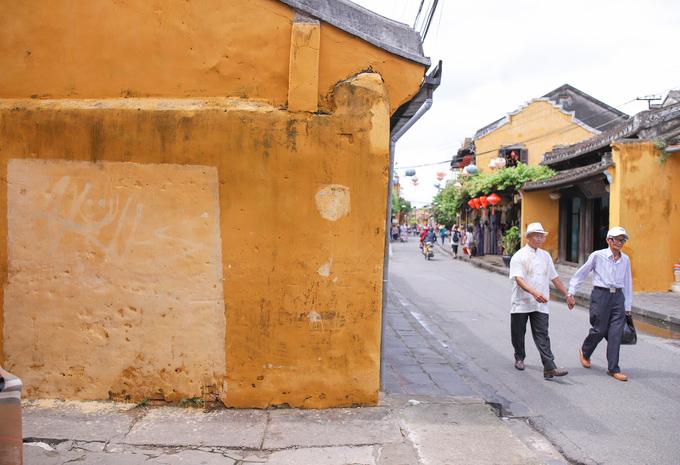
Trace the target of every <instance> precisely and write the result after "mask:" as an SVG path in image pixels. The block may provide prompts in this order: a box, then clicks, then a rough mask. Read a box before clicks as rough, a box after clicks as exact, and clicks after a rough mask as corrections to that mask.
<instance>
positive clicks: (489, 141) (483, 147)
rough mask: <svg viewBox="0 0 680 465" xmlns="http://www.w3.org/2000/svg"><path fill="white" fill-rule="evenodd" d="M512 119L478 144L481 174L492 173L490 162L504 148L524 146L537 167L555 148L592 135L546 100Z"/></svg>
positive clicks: (536, 103) (530, 104)
mask: <svg viewBox="0 0 680 465" xmlns="http://www.w3.org/2000/svg"><path fill="white" fill-rule="evenodd" d="M509 118H510V121H509V123H506V124H505V125H503V126H500V127H499V128H498V129H496V130H495V131H492V132H490V133H489V134H487V135H485V136H483V137H480V138H479V139H476V140H475V149H476V152H477V157H476V161H477V167H478V168H479V170H480V171H482V172H484V171H490V169H489V161H491V159H492V158H496V157H498V149H499V148H501V147H502V146H506V145H513V144H519V143H524V144H525V145H526V148H527V150H528V153H529V159H528V164H529V165H537V164H539V163H540V162H541V160H542V159H543V154H544V153H546V152H549V151H550V150H552V148H553V147H554V146H555V145H560V144H564V145H567V144H573V143H575V142H579V141H581V140H583V139H586V138H588V137H590V136H592V135H593V133H592V132H590V131H588V130H586V129H584V128H583V127H581V126H579V125H577V124H576V123H574V122H573V121H572V117H571V115H568V114H566V113H564V112H563V111H562V110H560V109H559V108H557V107H556V106H555V105H553V104H552V103H551V102H549V101H545V100H534V101H532V102H531V103H529V104H528V105H527V106H525V107H523V108H522V109H521V110H519V111H518V112H516V113H515V114H513V115H510V116H509Z"/></svg>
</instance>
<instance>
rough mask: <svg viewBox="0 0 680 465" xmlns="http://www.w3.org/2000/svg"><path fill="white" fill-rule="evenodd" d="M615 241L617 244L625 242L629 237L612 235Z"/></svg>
mask: <svg viewBox="0 0 680 465" xmlns="http://www.w3.org/2000/svg"><path fill="white" fill-rule="evenodd" d="M609 239H611V240H612V241H613V242H616V243H617V244H625V243H626V241H627V240H628V239H626V238H625V237H610V238H609Z"/></svg>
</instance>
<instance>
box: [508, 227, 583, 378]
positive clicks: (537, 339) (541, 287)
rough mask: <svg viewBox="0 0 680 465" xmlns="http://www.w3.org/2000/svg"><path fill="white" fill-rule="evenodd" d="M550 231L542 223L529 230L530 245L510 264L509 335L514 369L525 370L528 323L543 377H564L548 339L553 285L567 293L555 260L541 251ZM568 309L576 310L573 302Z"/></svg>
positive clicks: (564, 371) (564, 372)
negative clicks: (539, 359) (549, 302)
mask: <svg viewBox="0 0 680 465" xmlns="http://www.w3.org/2000/svg"><path fill="white" fill-rule="evenodd" d="M547 234H548V233H547V231H545V230H544V229H543V226H542V225H541V223H531V224H530V225H529V226H528V227H527V231H526V239H527V244H526V245H525V246H524V247H522V248H521V249H520V250H518V251H517V253H515V254H514V255H513V256H512V259H511V260H510V279H512V280H513V286H512V298H511V310H510V312H511V313H510V331H511V335H512V345H513V347H514V348H515V368H516V369H518V370H524V357H525V356H526V353H525V351H524V335H525V333H526V326H527V320H529V322H530V323H531V334H532V336H533V338H534V343H535V344H536V348H537V349H538V352H539V354H540V355H541V362H543V377H544V378H545V379H549V378H552V377H553V376H564V375H566V374H567V370H565V369H563V368H557V366H556V365H555V357H554V356H553V354H552V351H551V350H550V337H549V335H548V320H549V309H548V300H549V299H550V282H551V281H552V282H553V284H554V285H555V287H557V289H559V290H560V292H562V294H564V295H565V296H566V295H567V289H566V287H564V284H562V280H561V279H560V277H559V276H558V275H557V271H556V270H555V265H554V263H553V261H552V257H551V256H550V254H549V253H548V252H546V251H545V250H543V249H541V248H540V247H541V245H543V244H544V243H545V237H546V235H547ZM567 304H568V306H569V309H570V310H571V309H572V308H574V302H573V300H569V301H568V302H567Z"/></svg>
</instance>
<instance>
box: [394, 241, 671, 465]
mask: <svg viewBox="0 0 680 465" xmlns="http://www.w3.org/2000/svg"><path fill="white" fill-rule="evenodd" d="M389 279H390V286H389V293H388V296H389V300H390V307H392V310H391V311H392V312H397V311H401V312H405V313H407V314H408V315H410V317H411V321H412V322H415V323H414V328H416V329H414V328H406V327H403V324H402V327H396V328H395V327H394V325H392V324H391V321H390V312H387V313H386V331H385V355H384V366H383V389H384V390H385V391H386V392H405V393H411V392H412V393H414V394H415V393H420V394H427V392H425V391H427V390H428V389H429V390H432V391H433V392H432V394H442V393H444V394H446V393H453V394H459V395H465V394H466V393H467V392H469V391H468V389H469V390H471V391H474V392H476V393H478V394H480V395H482V396H483V397H484V398H485V399H486V400H487V401H489V402H493V403H496V404H498V405H500V406H501V409H502V414H503V415H504V416H506V417H520V418H526V419H527V420H528V421H530V422H531V424H532V425H534V427H535V428H537V429H538V430H539V431H541V432H542V433H543V434H545V436H546V437H548V439H550V440H551V441H552V442H553V443H554V444H555V445H556V446H557V447H558V448H560V449H561V450H562V452H563V453H564V455H565V456H566V457H567V458H568V459H569V460H570V461H572V462H573V463H583V464H616V465H625V464H631V465H641V464H647V465H678V464H680V343H679V342H678V341H677V340H676V341H673V340H670V339H663V338H657V337H653V336H648V335H644V334H640V335H639V338H638V344H637V345H636V346H624V347H623V348H622V351H621V367H622V370H623V371H624V372H625V373H626V374H628V376H629V377H630V381H629V382H627V383H622V382H619V381H616V380H614V379H612V378H611V377H609V376H607V375H606V359H605V351H604V345H602V346H600V347H598V349H597V350H596V352H595V354H594V355H593V357H592V362H593V368H591V369H590V370H586V369H584V368H582V367H581V366H580V364H579V362H578V358H577V349H578V347H579V345H580V343H581V341H582V339H583V337H584V336H585V335H586V333H587V331H588V327H589V326H588V314H587V311H586V310H585V309H583V308H579V307H577V308H576V309H574V310H573V311H571V312H570V311H569V310H568V309H567V307H566V305H564V304H562V303H557V302H551V303H550V310H551V317H550V323H551V338H552V348H553V352H554V354H555V357H556V362H557V364H558V366H561V367H565V368H567V369H568V370H569V375H568V376H566V377H564V378H555V379H554V380H552V381H546V380H544V379H543V373H542V371H543V368H542V366H541V363H540V359H539V356H538V352H537V351H536V348H535V346H534V345H533V341H532V340H531V337H530V334H527V341H526V342H527V358H526V360H525V362H526V365H527V369H526V371H524V372H519V371H517V370H515V369H514V368H513V366H512V364H513V355H512V353H513V350H512V345H511V344H510V329H509V328H510V317H509V311H508V301H509V295H510V281H509V280H508V279H507V278H505V277H503V276H501V275H498V274H495V273H490V272H487V271H484V270H480V269H478V268H476V267H473V266H472V265H470V264H468V263H464V262H462V261H453V260H452V259H451V257H450V256H448V255H444V254H441V253H440V254H438V255H437V256H436V257H435V259H434V260H433V261H429V262H428V261H426V260H424V259H423V257H422V256H421V255H420V254H419V249H418V246H417V243H416V242H415V241H412V242H408V243H406V244H401V243H395V244H393V256H392V257H391V259H390V276H389ZM388 308H389V307H388ZM527 332H528V333H529V331H527ZM397 337H398V338H401V339H402V340H403V341H406V345H407V346H409V347H413V348H414V349H413V350H411V351H409V352H408V353H407V352H405V351H402V352H399V353H395V352H394V348H395V347H398V346H399V345H398V344H394V341H395V338H397ZM419 340H420V341H419ZM418 343H421V344H422V343H426V344H427V346H428V347H427V349H428V350H424V349H423V348H422V347H421V348H418V347H417V346H418ZM432 354H435V355H432ZM420 355H422V356H427V357H428V360H424V361H422V362H424V363H420V364H419V365H418V367H415V366H414V364H413V363H409V360H411V359H413V358H416V359H417V358H418V357H419V356H420Z"/></svg>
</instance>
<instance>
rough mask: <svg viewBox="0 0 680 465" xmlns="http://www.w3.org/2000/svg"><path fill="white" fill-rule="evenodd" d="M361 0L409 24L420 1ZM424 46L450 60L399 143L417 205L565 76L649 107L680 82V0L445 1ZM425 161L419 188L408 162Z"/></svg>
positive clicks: (408, 192) (598, 94)
mask: <svg viewBox="0 0 680 465" xmlns="http://www.w3.org/2000/svg"><path fill="white" fill-rule="evenodd" d="M353 1H354V3H358V4H360V5H362V6H364V7H366V8H368V9H370V10H372V11H374V12H376V13H379V14H381V15H383V16H386V17H388V18H391V19H394V20H396V21H400V22H403V23H407V24H409V25H411V26H413V22H414V19H415V17H416V14H417V11H418V6H419V5H420V0H353ZM429 3H431V0H426V1H425V4H426V5H427V4H429ZM424 50H425V55H426V56H429V57H430V59H431V60H432V63H433V64H436V63H437V61H438V60H442V61H443V75H442V83H441V85H440V86H439V88H438V89H437V90H436V91H435V93H434V99H433V105H432V107H431V108H430V110H429V111H428V112H427V113H426V114H425V115H424V116H423V117H422V118H421V119H420V120H419V121H418V122H417V123H416V124H415V125H414V126H413V127H412V128H411V129H410V130H409V131H408V132H407V133H406V134H405V135H404V136H403V137H402V138H401V139H400V140H399V142H397V146H396V150H395V160H396V169H397V173H398V174H399V175H400V178H401V186H402V189H401V195H402V197H404V198H406V199H407V200H410V201H411V202H412V203H414V204H415V205H417V206H422V205H424V204H426V203H429V202H430V201H431V200H432V197H433V196H434V195H435V194H436V192H437V189H436V187H434V184H436V183H437V180H436V172H437V171H446V172H447V177H450V176H451V173H450V172H449V171H448V169H449V162H450V160H451V157H452V156H453V155H454V154H455V152H456V151H457V150H458V148H459V147H460V145H461V143H462V141H463V140H464V139H465V137H472V136H473V135H474V133H475V131H476V130H477V129H479V128H481V127H484V126H486V125H487V124H489V123H491V122H493V121H495V120H497V119H499V118H501V117H503V116H505V115H506V114H507V113H511V112H513V111H514V110H516V109H517V108H519V107H520V106H522V105H523V104H525V103H526V102H528V101H530V100H531V99H533V98H539V97H541V96H542V95H544V94H546V93H548V92H549V91H551V90H553V89H555V88H557V87H559V86H561V85H562V84H571V85H572V86H574V87H576V88H578V89H580V90H582V91H583V92H586V93H588V94H590V95H591V96H593V97H595V98H597V99H599V100H601V101H603V102H605V103H607V104H609V105H611V106H613V107H616V108H618V109H619V110H621V111H623V112H625V113H628V114H630V115H633V114H635V113H637V112H639V111H643V110H646V109H647V102H643V101H635V100H634V99H636V98H637V97H644V96H648V95H651V94H655V95H661V96H665V94H666V93H667V92H668V90H670V89H680V1H677V0H645V1H639V0H636V1H631V0H616V1H614V0H570V1H569V2H565V1H555V0H553V1H550V0H540V1H539V0H534V1H530V0H514V1H508V0H475V1H468V2H463V1H454V0H440V1H439V6H438V8H437V11H436V13H435V16H434V18H433V21H432V24H431V26H430V30H429V32H428V35H427V37H426V40H425V43H424ZM631 100H632V102H631ZM437 162H445V163H441V164H439V165H434V163H437ZM422 164H432V165H431V166H427V167H417V168H416V175H417V177H418V179H419V185H418V186H417V187H414V186H413V185H412V183H411V182H409V178H407V177H405V176H404V173H405V170H406V169H407V168H408V167H411V166H415V165H422Z"/></svg>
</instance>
